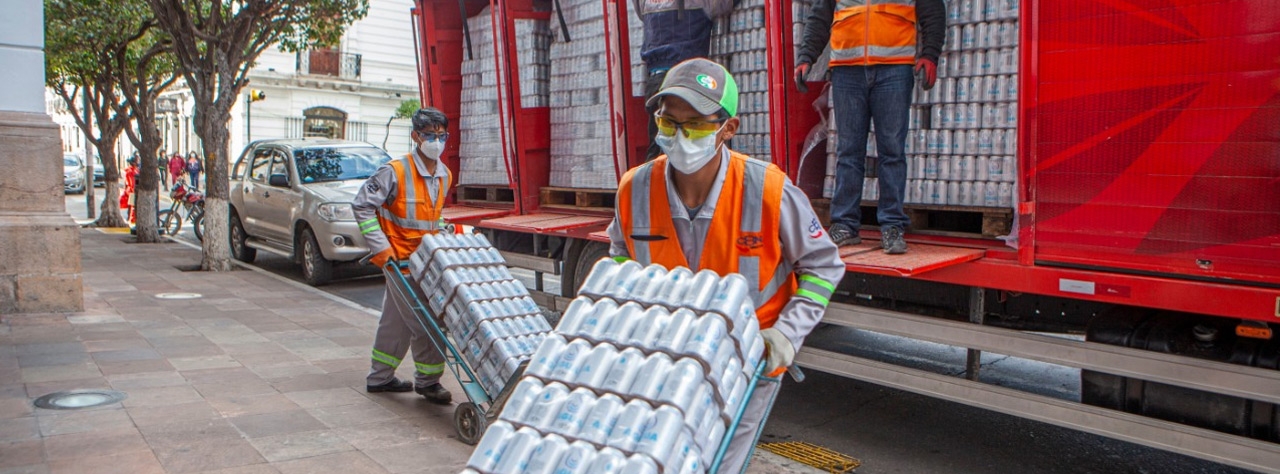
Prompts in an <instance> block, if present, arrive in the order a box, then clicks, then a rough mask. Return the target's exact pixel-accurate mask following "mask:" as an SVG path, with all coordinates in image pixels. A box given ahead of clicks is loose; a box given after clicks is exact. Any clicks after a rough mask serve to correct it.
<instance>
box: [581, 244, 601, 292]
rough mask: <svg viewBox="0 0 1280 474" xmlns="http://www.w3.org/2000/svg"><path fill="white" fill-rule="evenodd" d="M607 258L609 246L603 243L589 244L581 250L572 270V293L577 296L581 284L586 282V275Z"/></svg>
mask: <svg viewBox="0 0 1280 474" xmlns="http://www.w3.org/2000/svg"><path fill="white" fill-rule="evenodd" d="M608 256H609V244H606V243H603V242H590V243H588V244H587V246H586V247H584V248H583V249H582V253H581V254H578V263H577V265H576V266H575V268H574V270H573V293H574V294H577V293H578V289H579V288H582V283H583V282H585V281H587V274H589V273H591V267H594V266H595V265H596V262H597V261H599V260H600V259H602V258H605V257H608Z"/></svg>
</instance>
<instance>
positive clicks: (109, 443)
mask: <svg viewBox="0 0 1280 474" xmlns="http://www.w3.org/2000/svg"><path fill="white" fill-rule="evenodd" d="M44 449H45V456H46V457H47V458H48V459H49V460H50V461H54V460H58V459H72V458H81V457H94V456H110V455H113V454H120V453H128V452H133V451H148V452H149V451H150V449H151V448H150V447H149V446H147V442H146V441H145V440H143V439H142V434H141V433H139V432H138V429H137V428H134V427H132V426H130V427H128V428H115V429H110V430H95V431H88V432H84V433H74V434H66V435H58V436H50V437H47V438H45V439H44Z"/></svg>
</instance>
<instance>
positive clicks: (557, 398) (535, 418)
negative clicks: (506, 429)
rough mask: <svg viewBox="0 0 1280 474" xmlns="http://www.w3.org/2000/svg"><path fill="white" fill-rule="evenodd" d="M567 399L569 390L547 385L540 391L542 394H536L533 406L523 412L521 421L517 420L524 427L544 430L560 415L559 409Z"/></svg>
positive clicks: (557, 385) (556, 384) (552, 384)
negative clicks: (524, 425)
mask: <svg viewBox="0 0 1280 474" xmlns="http://www.w3.org/2000/svg"><path fill="white" fill-rule="evenodd" d="M568 398H569V388H568V387H565V386H564V385H563V384H560V383H550V384H547V386H546V387H545V388H543V389H542V393H540V394H538V398H536V399H534V401H533V406H531V407H529V410H528V411H527V412H525V416H524V418H523V419H521V420H518V421H520V422H523V423H524V424H526V425H529V426H532V427H534V428H538V429H540V430H546V429H547V428H549V427H550V426H551V423H552V422H554V421H555V418H556V415H559V414H560V407H561V406H562V405H564V402H565V400H566V399H568Z"/></svg>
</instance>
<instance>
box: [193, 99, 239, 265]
mask: <svg viewBox="0 0 1280 474" xmlns="http://www.w3.org/2000/svg"><path fill="white" fill-rule="evenodd" d="M215 107H216V106H215ZM205 114H206V115H205V116H204V117H203V119H202V120H200V119H198V120H197V129H198V134H199V135H200V139H201V140H202V141H203V142H204V152H205V156H204V179H205V187H204V191H205V201H204V212H205V214H204V259H203V260H202V261H201V262H200V268H201V269H203V270H207V271H219V272H221V271H229V270H231V269H232V265H231V244H230V241H229V240H228V235H227V222H228V220H229V219H228V214H227V198H228V196H229V195H230V192H229V190H228V182H227V175H228V172H227V168H228V164H227V163H228V160H227V156H228V155H227V149H228V148H230V146H231V144H230V141H231V136H230V132H229V131H228V130H227V124H228V123H229V122H230V117H228V116H227V114H223V113H218V112H216V111H208V112H205Z"/></svg>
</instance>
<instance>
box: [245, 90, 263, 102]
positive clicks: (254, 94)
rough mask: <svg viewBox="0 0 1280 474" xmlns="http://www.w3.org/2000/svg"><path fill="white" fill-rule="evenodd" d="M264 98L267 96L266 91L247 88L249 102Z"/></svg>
mask: <svg viewBox="0 0 1280 474" xmlns="http://www.w3.org/2000/svg"><path fill="white" fill-rule="evenodd" d="M266 98H267V93H266V92H262V91H260V90H257V89H249V102H257V101H260V100H265V99H266Z"/></svg>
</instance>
